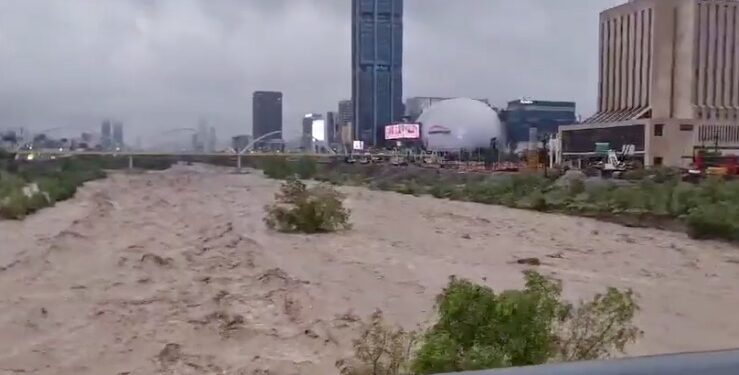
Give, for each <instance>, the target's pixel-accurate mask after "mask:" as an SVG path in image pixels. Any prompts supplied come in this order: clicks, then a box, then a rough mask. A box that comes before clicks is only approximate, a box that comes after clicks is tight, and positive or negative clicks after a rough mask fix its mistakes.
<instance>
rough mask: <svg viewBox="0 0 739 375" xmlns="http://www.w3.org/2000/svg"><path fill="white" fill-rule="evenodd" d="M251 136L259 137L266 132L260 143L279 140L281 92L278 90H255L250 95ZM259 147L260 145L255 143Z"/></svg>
mask: <svg viewBox="0 0 739 375" xmlns="http://www.w3.org/2000/svg"><path fill="white" fill-rule="evenodd" d="M252 128H253V130H252V136H254V139H259V138H260V137H264V136H265V135H267V134H270V133H275V134H272V135H269V136H267V137H265V138H263V139H262V140H261V141H260V143H262V144H268V143H270V141H280V140H281V139H282V135H281V134H279V133H276V132H281V131H282V93H281V92H279V91H255V92H254V94H253V96H252ZM257 147H261V145H257Z"/></svg>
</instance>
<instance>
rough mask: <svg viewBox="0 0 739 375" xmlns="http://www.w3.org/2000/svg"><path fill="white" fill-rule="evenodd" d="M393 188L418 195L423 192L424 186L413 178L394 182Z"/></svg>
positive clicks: (396, 190)
mask: <svg viewBox="0 0 739 375" xmlns="http://www.w3.org/2000/svg"><path fill="white" fill-rule="evenodd" d="M393 190H394V191H395V192H397V193H400V194H408V195H415V196H419V195H421V194H424V193H425V188H424V187H423V186H422V185H419V184H418V183H417V182H416V181H415V180H410V181H406V182H404V183H399V184H396V185H395V186H394V188H393Z"/></svg>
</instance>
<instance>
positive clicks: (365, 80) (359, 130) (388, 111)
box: [352, 0, 403, 145]
mask: <svg viewBox="0 0 739 375" xmlns="http://www.w3.org/2000/svg"><path fill="white" fill-rule="evenodd" d="M402 70H403V0H352V104H353V106H354V111H353V112H354V113H353V121H352V123H353V125H354V137H355V138H356V139H358V140H361V141H364V142H365V144H368V145H379V144H380V143H382V142H383V134H384V133H383V132H384V127H385V125H387V124H390V123H392V122H394V121H399V120H400V119H401V118H402V117H403V73H402Z"/></svg>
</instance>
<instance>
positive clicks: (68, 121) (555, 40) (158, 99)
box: [0, 0, 621, 138]
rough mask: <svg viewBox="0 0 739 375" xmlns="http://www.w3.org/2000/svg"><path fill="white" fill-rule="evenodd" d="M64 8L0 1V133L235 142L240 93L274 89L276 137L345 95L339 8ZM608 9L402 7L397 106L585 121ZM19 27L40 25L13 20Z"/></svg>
mask: <svg viewBox="0 0 739 375" xmlns="http://www.w3.org/2000/svg"><path fill="white" fill-rule="evenodd" d="M71 1H72V2H73V3H74V6H69V2H67V1H54V0H49V1H43V2H40V1H27V2H13V1H7V0H5V1H4V0H0V46H3V48H0V69H2V71H3V72H4V74H3V75H1V76H0V123H2V124H3V126H8V127H15V126H27V127H29V128H30V129H33V130H39V129H43V128H49V127H51V126H56V125H59V126H63V125H76V124H83V125H94V124H99V122H100V119H101V118H106V117H108V116H113V117H115V118H119V119H121V121H123V122H124V123H125V124H126V133H127V135H130V136H132V137H134V138H135V137H136V136H139V135H142V134H143V135H150V134H153V133H156V132H158V131H162V130H166V129H167V128H168V127H170V128H171V127H178V126H188V125H190V124H192V123H193V122H195V121H196V119H197V118H198V117H200V116H201V115H202V116H206V117H207V118H209V119H210V120H211V121H212V123H213V124H216V125H217V126H218V127H219V132H223V133H224V134H242V133H247V132H249V131H250V129H251V126H252V124H251V117H252V113H251V108H249V107H250V106H249V105H248V103H249V101H250V99H251V98H250V96H251V93H252V92H253V91H256V90H275V91H282V92H283V93H284V96H285V113H284V123H285V130H286V133H287V134H288V135H289V134H292V135H297V134H298V133H299V124H300V117H301V116H302V114H304V113H306V112H314V111H319V112H325V111H326V110H330V109H333V108H335V106H336V102H337V101H338V100H341V99H347V98H349V97H350V96H351V88H350V87H351V70H350V68H351V63H350V55H351V43H350V42H351V41H350V35H351V28H350V26H351V13H350V3H349V2H340V1H333V2H331V1H321V2H316V1H307V0H296V1H291V2H289V4H290V6H285V5H286V4H288V3H287V2H285V1H283V0H274V1H269V2H265V1H256V0H254V1H241V2H235V1H230V0H228V1H227V0H224V1H221V2H217V3H216V2H203V1H194V0H183V1H168V0H165V1H161V2H157V3H154V4H149V5H146V6H144V5H142V4H143V3H139V2H133V1H121V2H115V3H106V4H105V5H102V4H101V3H99V2H92V1H86V0H71ZM619 3H621V1H618V0H601V1H592V2H586V3H585V4H584V3H583V2H581V1H574V0H569V1H564V2H561V3H558V4H557V5H556V6H553V5H552V4H551V3H549V2H546V1H543V0H542V1H518V2H503V1H499V2H498V1H487V0H485V1H478V0H465V6H463V7H462V6H449V5H448V2H444V1H437V0H424V1H423V4H421V1H420V0H406V4H405V8H406V9H405V30H404V43H405V53H404V59H405V62H404V66H405V69H404V72H403V74H404V84H403V85H404V90H403V91H404V97H412V96H469V97H487V98H490V101H491V103H493V104H497V105H503V104H504V103H505V101H507V100H508V99H510V98H511V97H518V96H524V95H525V96H532V97H538V98H544V99H563V100H564V99H567V100H574V101H577V102H578V107H579V108H581V109H582V113H583V115H584V117H587V116H588V115H589V114H592V113H593V112H594V109H595V101H596V100H595V98H594V96H595V95H594V94H595V89H594V87H595V86H596V84H597V77H598V72H597V54H596V53H594V52H595V51H597V40H598V33H597V31H598V22H597V14H598V13H599V12H600V11H602V10H604V9H606V8H608V7H609V6H612V5H614V4H619ZM319 15H320V16H319ZM513 16H515V17H513ZM29 17H34V18H35V19H37V20H38V21H39V22H41V23H43V24H44V25H45V27H44V28H35V27H33V26H32V25H29V24H28V23H24V22H20V20H23V19H28V18H29ZM512 18H515V19H516V20H515V22H513V21H512V20H511V19H512ZM315 19H320V20H321V22H319V23H315V22H314V21H315ZM63 25H72V26H71V27H66V26H65V27H62V26H63ZM306 25H310V27H307V26H306ZM278 30H284V32H280V33H277V31H278ZM257 31H259V35H260V37H259V38H254V37H253V35H255V33H256V32H257ZM59 46H64V48H60V47H59ZM275 46H279V47H275ZM246 47H248V48H246ZM306 48H309V49H310V50H311V51H312V52H314V53H306ZM256 50H259V51H260V53H258V54H255V53H252V52H253V51H256ZM18 56H25V58H24V59H20V58H18ZM440 71H443V72H444V73H445V74H438V72H440ZM5 73H7V74H5ZM317 88H320V89H317ZM245 104H246V105H245Z"/></svg>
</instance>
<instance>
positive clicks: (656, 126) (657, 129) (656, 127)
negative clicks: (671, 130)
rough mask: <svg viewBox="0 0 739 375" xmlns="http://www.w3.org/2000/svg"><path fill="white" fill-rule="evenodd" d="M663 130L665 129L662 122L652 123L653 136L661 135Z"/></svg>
mask: <svg viewBox="0 0 739 375" xmlns="http://www.w3.org/2000/svg"><path fill="white" fill-rule="evenodd" d="M664 131H665V125H664V124H654V136H655V137H661V136H662V134H663V133H664Z"/></svg>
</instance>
